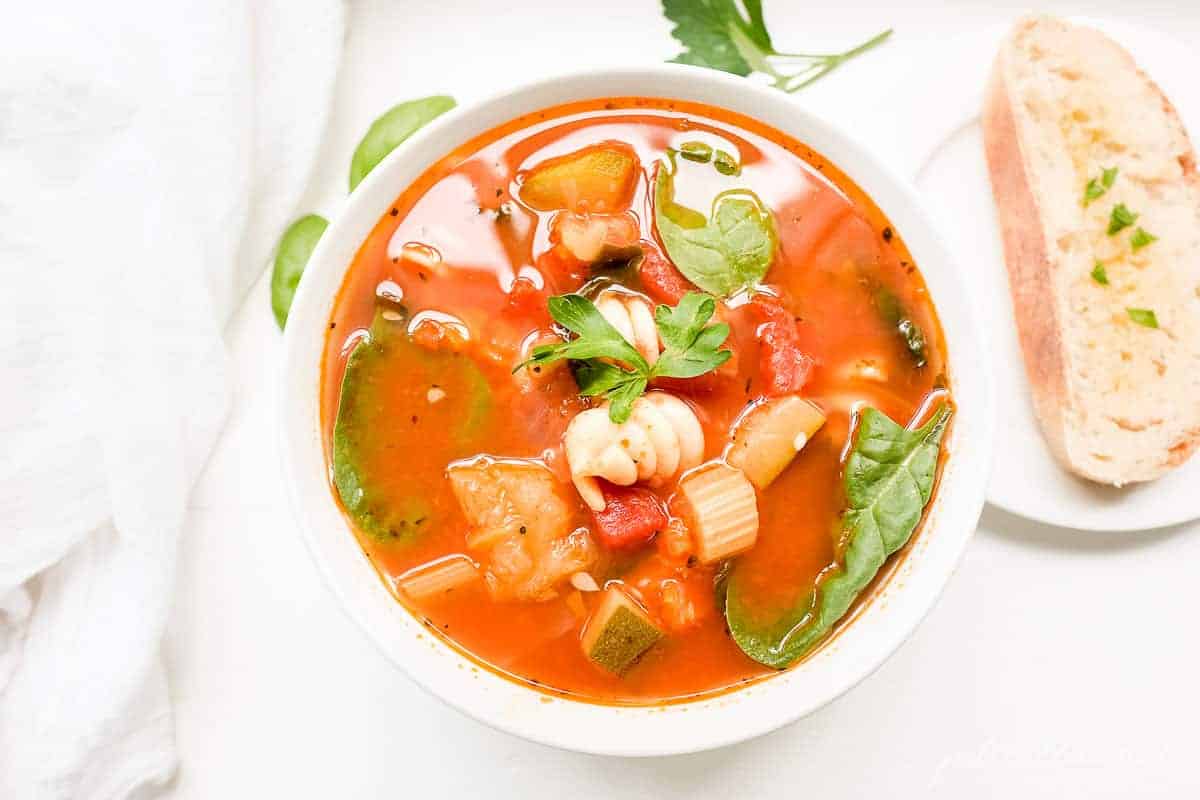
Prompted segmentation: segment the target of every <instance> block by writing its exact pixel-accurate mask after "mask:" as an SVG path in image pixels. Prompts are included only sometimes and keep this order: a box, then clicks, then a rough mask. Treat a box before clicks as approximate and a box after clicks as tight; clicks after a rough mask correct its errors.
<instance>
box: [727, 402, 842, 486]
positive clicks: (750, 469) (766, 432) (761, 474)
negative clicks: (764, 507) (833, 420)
mask: <svg viewBox="0 0 1200 800" xmlns="http://www.w3.org/2000/svg"><path fill="white" fill-rule="evenodd" d="M824 424H825V414H824V413H823V412H822V411H821V409H819V408H817V407H816V406H815V405H813V404H812V403H810V402H809V401H807V400H802V399H800V397H798V396H797V395H794V394H790V395H786V396H784V397H774V398H771V399H769V400H766V401H764V402H762V403H759V404H758V405H756V406H754V407H753V408H751V409H750V410H749V411H747V412H746V413H745V414H743V415H742V417H741V418H740V419H739V420H738V421H737V424H736V425H735V427H734V429H733V441H732V442H731V443H730V445H729V451H728V453H726V455H725V460H726V461H728V462H729V464H730V466H733V467H737V468H738V469H740V470H741V471H742V472H744V473H746V477H747V478H749V479H750V482H751V483H753V484H754V485H755V486H756V487H758V488H759V489H765V488H767V487H768V486H769V485H770V484H771V481H773V480H775V479H776V478H778V477H779V474H780V473H781V472H783V470H784V469H785V468H786V467H787V465H788V464H790V463H792V459H793V458H794V457H795V455H796V453H798V452H800V451H801V450H802V449H803V448H804V445H806V444H807V443H808V440H809V439H811V438H812V436H813V434H815V433H816V432H817V431H818V430H820V429H821V426H822V425H824Z"/></svg>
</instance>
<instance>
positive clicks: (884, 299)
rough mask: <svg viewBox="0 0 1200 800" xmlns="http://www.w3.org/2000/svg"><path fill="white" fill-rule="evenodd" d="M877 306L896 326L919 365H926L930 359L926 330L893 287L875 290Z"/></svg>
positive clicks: (885, 317)
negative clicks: (910, 314)
mask: <svg viewBox="0 0 1200 800" xmlns="http://www.w3.org/2000/svg"><path fill="white" fill-rule="evenodd" d="M875 307H876V308H877V309H879V315H880V316H881V317H883V320H884V322H886V323H887V324H888V325H892V326H894V327H895V328H896V333H898V334H900V338H901V339H903V340H904V346H905V347H906V348H908V352H909V354H910V355H912V357H913V361H915V362H916V365H917V366H918V367H923V366H925V364H926V362H927V361H928V358H927V353H926V350H925V347H926V344H927V342H926V340H925V332H924V331H923V330H921V326H920V325H918V324H917V323H916V322H914V321H913V319H912V317H911V316H909V314H908V311H907V310H906V309H905V308H904V306H903V305H901V303H900V298H898V297H896V295H895V294H894V293H893V292H892V290H891V289H887V288H885V287H880V288H879V289H877V290H876V291H875Z"/></svg>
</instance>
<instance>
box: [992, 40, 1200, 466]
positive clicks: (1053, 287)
mask: <svg viewBox="0 0 1200 800" xmlns="http://www.w3.org/2000/svg"><path fill="white" fill-rule="evenodd" d="M983 133H984V141H985V144H986V149H987V160H988V168H989V172H990V174H991V181H992V191H993V193H994V194H995V198H996V206H997V209H998V212H999V221H1000V227H1001V229H1002V231H1003V237H1004V256H1005V261H1006V262H1007V264H1008V278H1009V287H1010V289H1011V291H1012V300H1013V306H1014V309H1015V311H1016V318H1017V327H1018V332H1019V334H1020V340H1021V348H1022V350H1023V351H1024V355H1025V369H1026V372H1027V374H1028V376H1029V382H1030V385H1031V386H1032V389H1033V401H1034V407H1035V410H1036V412H1037V416H1038V419H1039V421H1040V423H1041V426H1042V431H1043V433H1044V434H1045V436H1046V439H1047V441H1048V442H1049V444H1050V448H1051V450H1052V451H1053V452H1054V454H1055V456H1056V457H1057V458H1058V459H1059V460H1060V461H1061V462H1062V463H1063V464H1064V465H1065V466H1066V467H1067V468H1068V469H1070V470H1071V471H1072V472H1075V473H1077V474H1079V475H1082V476H1083V477H1085V478H1089V479H1091V480H1093V481H1098V482H1101V483H1108V484H1114V485H1117V486H1120V485H1123V484H1127V483H1133V482H1135V481H1148V480H1152V479H1154V478H1157V477H1159V476H1160V475H1162V474H1163V473H1164V472H1166V471H1167V470H1169V469H1171V468H1172V467H1175V466H1178V465H1179V464H1181V463H1182V462H1184V461H1185V460H1187V458H1188V457H1189V456H1190V455H1191V454H1192V451H1193V450H1195V449H1196V445H1197V443H1198V442H1200V178H1198V177H1197V174H1196V163H1195V161H1196V159H1195V152H1194V151H1193V150H1192V146H1191V143H1190V142H1189V141H1188V137H1187V133H1186V131H1185V130H1184V128H1183V125H1182V123H1181V122H1180V121H1179V117H1178V115H1177V114H1176V113H1175V109H1174V108H1173V107H1172V106H1171V103H1170V102H1169V101H1168V100H1167V98H1166V97H1165V96H1164V95H1163V93H1162V91H1161V90H1160V89H1159V88H1158V86H1156V85H1155V84H1154V82H1153V81H1151V80H1150V79H1149V78H1148V77H1147V76H1146V75H1145V74H1144V73H1142V72H1141V70H1139V69H1138V67H1137V64H1136V63H1134V60H1133V58H1132V57H1131V56H1130V55H1129V54H1128V53H1127V52H1125V50H1123V49H1122V48H1121V47H1120V45H1118V44H1117V43H1115V42H1114V41H1112V40H1111V39H1109V38H1108V37H1106V36H1105V35H1103V34H1102V33H1100V32H1099V31H1096V30H1093V29H1091V28H1086V27H1082V26H1078V25H1073V24H1070V23H1068V22H1065V21H1062V20H1058V19H1054V18H1051V17H1045V16H1034V17H1027V18H1025V19H1022V20H1021V21H1019V22H1018V23H1017V25H1016V27H1015V28H1014V29H1013V31H1012V33H1011V34H1010V36H1009V37H1008V39H1007V40H1006V41H1005V42H1004V44H1003V45H1002V46H1001V49H1000V53H999V55H998V56H997V58H996V63H995V66H994V68H993V72H992V79H991V84H990V86H989V88H988V91H987V97H986V100H985V103H984V109H983ZM1113 167H1115V168H1117V170H1118V172H1117V175H1116V179H1115V181H1113V182H1112V185H1111V188H1108V189H1107V191H1105V192H1104V193H1103V195H1101V196H1099V197H1096V198H1095V199H1092V200H1091V201H1090V202H1087V203H1085V202H1084V193H1085V187H1087V185H1088V182H1089V180H1091V179H1093V178H1097V179H1098V178H1100V177H1101V176H1102V173H1103V171H1104V170H1105V169H1110V168H1113ZM1099 188H1103V184H1100V185H1099V186H1097V189H1099ZM1119 203H1123V204H1124V205H1125V206H1126V207H1127V208H1128V209H1129V210H1130V211H1132V212H1134V213H1136V214H1138V215H1139V216H1138V218H1137V220H1136V222H1135V223H1134V224H1132V225H1130V226H1128V227H1126V228H1124V229H1123V230H1121V231H1119V232H1118V233H1116V234H1114V235H1109V234H1108V232H1107V231H1108V228H1109V221H1110V215H1111V214H1112V212H1113V209H1114V207H1115V206H1116V205H1117V204H1119ZM1139 227H1142V228H1144V229H1145V231H1147V232H1149V233H1150V234H1153V235H1154V236H1157V237H1158V238H1157V240H1156V241H1154V242H1153V243H1151V244H1149V245H1145V246H1142V247H1140V248H1136V249H1135V246H1134V244H1135V242H1136V241H1137V240H1135V239H1133V237H1134V235H1135V234H1136V232H1137V230H1138V228H1139ZM1098 263H1099V264H1102V265H1103V270H1102V271H1098V270H1097V264H1098ZM1093 272H1096V273H1097V274H1098V275H1099V276H1100V277H1099V279H1098V278H1097V277H1095V276H1094V275H1093ZM1105 278H1107V281H1108V283H1107V285H1105V284H1104V283H1102V281H1103V280H1104V279H1105ZM1130 309H1134V311H1133V313H1130ZM1139 310H1149V311H1153V312H1154V316H1155V317H1156V318H1157V324H1158V327H1157V328H1153V327H1148V326H1147V325H1145V324H1139V322H1138V321H1137V320H1136V319H1135V317H1136V318H1138V319H1141V320H1142V322H1143V323H1145V322H1148V321H1150V320H1148V319H1147V318H1146V315H1145V314H1143V313H1141V312H1140V311H1139Z"/></svg>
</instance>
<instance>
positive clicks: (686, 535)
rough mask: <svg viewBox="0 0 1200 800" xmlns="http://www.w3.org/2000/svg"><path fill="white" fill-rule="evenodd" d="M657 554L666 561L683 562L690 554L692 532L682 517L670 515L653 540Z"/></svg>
mask: <svg viewBox="0 0 1200 800" xmlns="http://www.w3.org/2000/svg"><path fill="white" fill-rule="evenodd" d="M655 546H656V547H657V548H658V552H659V555H661V556H662V557H663V558H665V559H667V560H668V561H672V562H679V563H683V562H686V561H687V559H688V556H690V555H691V554H692V532H691V531H689V530H688V528H687V525H686V524H684V522H683V520H682V519H679V518H678V517H672V518H671V521H670V522H668V523H667V527H666V528H664V529H663V532H662V535H660V536H659V537H658V539H657V540H656V541H655Z"/></svg>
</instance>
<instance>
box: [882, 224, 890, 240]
mask: <svg viewBox="0 0 1200 800" xmlns="http://www.w3.org/2000/svg"><path fill="white" fill-rule="evenodd" d="M883 240H884V241H885V242H890V241H891V240H892V229H891V226H889V227H886V228H884V229H883Z"/></svg>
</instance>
